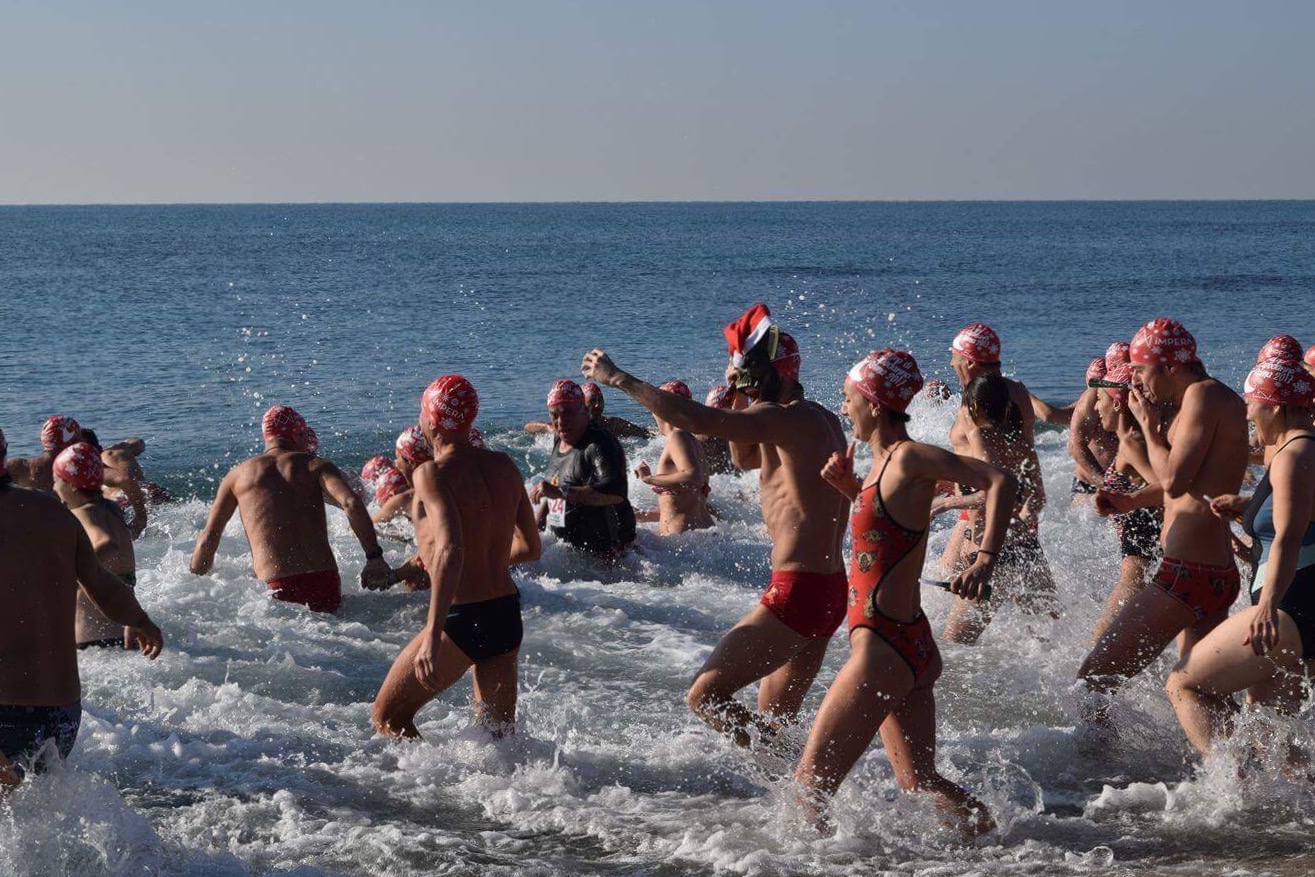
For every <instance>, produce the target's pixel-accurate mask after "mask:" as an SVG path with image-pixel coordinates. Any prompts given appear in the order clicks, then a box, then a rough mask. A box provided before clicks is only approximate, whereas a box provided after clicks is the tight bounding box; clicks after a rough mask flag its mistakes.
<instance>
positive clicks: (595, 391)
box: [580, 381, 603, 411]
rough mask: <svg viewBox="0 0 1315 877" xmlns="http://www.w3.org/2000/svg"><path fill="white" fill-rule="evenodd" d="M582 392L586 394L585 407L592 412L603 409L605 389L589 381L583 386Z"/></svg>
mask: <svg viewBox="0 0 1315 877" xmlns="http://www.w3.org/2000/svg"><path fill="white" fill-rule="evenodd" d="M580 392H581V393H583V394H584V407H586V408H588V409H589V410H590V411H592V410H594V409H595V408H602V407H603V388H602V387H600V386H598V385H597V384H595V383H594V382H593V381H588V382H586V383H585V384H584V385H583V386H581V387H580Z"/></svg>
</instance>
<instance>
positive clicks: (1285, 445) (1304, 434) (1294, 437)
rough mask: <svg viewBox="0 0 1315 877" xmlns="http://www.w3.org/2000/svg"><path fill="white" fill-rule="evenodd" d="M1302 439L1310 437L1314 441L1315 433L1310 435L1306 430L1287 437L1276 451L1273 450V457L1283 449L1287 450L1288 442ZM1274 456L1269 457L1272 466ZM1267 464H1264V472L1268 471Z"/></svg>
mask: <svg viewBox="0 0 1315 877" xmlns="http://www.w3.org/2000/svg"><path fill="white" fill-rule="evenodd" d="M1302 439H1310V440H1311V441H1313V442H1315V435H1311V434H1310V433H1308V432H1303V433H1302V434H1301V435H1294V436H1293V437H1292V438H1290V439H1288V440H1287V441H1285V442H1284V443H1283V444H1282V445H1281V446H1279V449H1278V450H1277V451H1275V452H1274V457H1277V456H1278V455H1279V454H1281V453H1283V452H1284V451H1285V450H1287V448H1288V445H1290V444H1292V443H1293V442H1296V441H1301V440H1302ZM1274 457H1270V458H1269V466H1273V465H1274ZM1269 466H1266V467H1265V472H1266V473H1268V472H1269Z"/></svg>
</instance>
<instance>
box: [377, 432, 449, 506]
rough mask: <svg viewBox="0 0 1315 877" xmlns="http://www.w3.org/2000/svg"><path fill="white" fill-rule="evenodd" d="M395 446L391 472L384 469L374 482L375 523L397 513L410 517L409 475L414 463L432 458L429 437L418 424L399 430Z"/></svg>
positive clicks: (418, 463) (417, 463)
mask: <svg viewBox="0 0 1315 877" xmlns="http://www.w3.org/2000/svg"><path fill="white" fill-rule="evenodd" d="M394 449H395V450H396V452H397V456H396V457H395V458H394V459H393V468H392V472H387V473H384V475H383V476H382V480H380V481H379V482H378V483H377V484H376V485H375V493H374V495H375V500H376V501H377V502H378V503H379V511H377V512H375V513H374V516H373V518H372V520H373V521H374V522H375V523H376V524H386V523H387V522H389V521H391V520H392V519H393V518H395V517H397V516H398V515H402V516H403V517H407V518H409V517H410V515H411V500H412V497H413V494H412V492H411V487H412V482H411V478H412V475H413V473H414V472H415V470H416V468H417V467H419V466H422V465H424V464H425V463H428V462H429V461H430V460H432V459H434V453H433V451H431V450H430V448H429V441H428V440H427V439H426V438H425V434H424V433H423V432H421V431H420V427H418V426H408V427H407V428H406V429H404V430H402V432H401V434H400V435H398V437H397V442H396V445H395V448H394ZM393 472H395V473H397V474H396V475H394V474H392V473H393ZM399 475H400V476H401V478H400V480H399V478H398V476H399Z"/></svg>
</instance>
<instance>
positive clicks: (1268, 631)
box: [1167, 348, 1315, 760]
mask: <svg viewBox="0 0 1315 877" xmlns="http://www.w3.org/2000/svg"><path fill="white" fill-rule="evenodd" d="M1298 350H1300V348H1298ZM1244 394H1245V397H1246V401H1247V416H1248V418H1249V419H1250V420H1251V421H1252V422H1253V423H1255V425H1256V431H1257V432H1258V433H1259V434H1260V439H1261V441H1262V442H1264V443H1265V445H1267V446H1271V447H1274V448H1276V449H1277V453H1275V454H1274V455H1273V456H1272V458H1271V461H1270V464H1269V468H1268V469H1267V470H1266V471H1265V477H1264V479H1262V481H1261V482H1260V486H1259V487H1257V488H1256V492H1255V495H1254V496H1252V497H1250V499H1249V500H1248V499H1244V498H1242V497H1240V496H1236V495H1224V496H1217V497H1215V499H1214V500H1213V501H1212V502H1210V509H1211V510H1212V511H1213V512H1214V514H1215V515H1217V516H1218V517H1219V518H1220V519H1221V520H1222V521H1223V522H1224V523H1225V524H1226V525H1227V524H1228V523H1231V521H1232V520H1233V518H1235V517H1238V516H1241V517H1242V519H1243V521H1244V522H1245V524H1246V527H1247V529H1248V531H1249V532H1250V533H1251V534H1252V535H1253V536H1255V537H1256V539H1257V540H1258V541H1259V542H1260V545H1261V546H1262V549H1261V555H1260V568H1259V570H1258V571H1257V573H1256V576H1255V579H1254V581H1253V582H1252V585H1251V608H1248V609H1244V610H1242V611H1241V612H1239V613H1238V614H1236V615H1234V616H1232V617H1231V618H1229V619H1228V620H1226V621H1224V622H1223V623H1222V624H1220V625H1219V626H1218V627H1216V628H1215V629H1214V630H1212V631H1211V632H1210V633H1209V634H1208V635H1207V636H1206V637H1205V638H1204V639H1203V640H1201V641H1200V642H1199V643H1197V645H1196V648H1194V649H1192V651H1191V653H1190V654H1189V655H1188V656H1187V658H1186V659H1185V660H1184V661H1183V662H1182V663H1180V664H1179V665H1178V666H1177V667H1176V668H1174V671H1173V673H1172V674H1170V676H1169V682H1168V685H1167V688H1168V691H1169V700H1170V701H1171V702H1172V703H1173V706H1174V709H1175V710H1176V711H1177V713H1178V721H1179V722H1180V723H1181V724H1182V726H1183V731H1184V732H1186V734H1187V738H1188V740H1190V741H1191V743H1192V745H1193V746H1195V747H1196V749H1197V751H1198V752H1200V753H1201V754H1202V755H1208V754H1209V753H1210V751H1211V750H1212V749H1213V747H1214V746H1215V744H1216V742H1217V741H1218V740H1220V739H1221V738H1223V737H1227V736H1230V735H1231V734H1232V724H1233V717H1234V714H1235V713H1236V712H1237V707H1236V705H1235V704H1234V703H1233V700H1232V695H1233V694H1234V693H1235V692H1239V691H1243V690H1246V691H1247V692H1248V694H1249V698H1248V700H1249V702H1250V703H1252V704H1256V705H1259V706H1270V707H1274V708H1276V709H1277V710H1278V711H1279V712H1280V713H1282V714H1284V715H1295V714H1296V713H1298V712H1299V711H1300V709H1301V706H1302V701H1303V700H1304V698H1305V695H1306V686H1307V681H1306V680H1307V678H1308V677H1309V676H1310V673H1311V670H1312V669H1315V411H1313V410H1312V409H1315V378H1312V377H1311V376H1310V374H1308V373H1307V372H1306V370H1305V368H1303V366H1302V362H1301V360H1300V359H1299V358H1298V357H1295V356H1291V355H1289V356H1288V357H1274V358H1270V359H1266V360H1263V361H1262V362H1260V363H1259V364H1258V365H1257V366H1256V367H1255V368H1254V369H1253V370H1252V371H1251V373H1250V374H1249V375H1247V379H1246V385H1245V391H1244ZM1296 755H1297V753H1296V752H1295V751H1294V752H1290V754H1289V759H1290V760H1297V759H1295V758H1294V756H1296Z"/></svg>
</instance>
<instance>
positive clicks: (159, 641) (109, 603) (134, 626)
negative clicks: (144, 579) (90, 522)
mask: <svg viewBox="0 0 1315 877" xmlns="http://www.w3.org/2000/svg"><path fill="white" fill-rule="evenodd" d="M76 538H77V544H76V546H75V548H74V556H73V563H74V569H75V571H76V574H77V577H78V584H80V585H81V586H82V590H83V591H84V592H85V593H86V595H87V596H88V597H89V598H91V602H93V603H95V604H96V608H97V609H99V610H100V611H101V613H102V614H104V616H105V617H106V618H108V619H109V620H110V621H113V622H115V623H117V624H122V625H123V626H124V627H126V628H129V630H128V637H129V639H130V640H136V642H137V643H138V647H139V648H140V649H141V652H142V654H143V655H145V656H146V657H148V658H151V659H154V658H156V657H157V656H158V655H159V654H160V649H162V648H164V635H163V634H162V633H160V628H158V627H156V626H155V623H154V622H152V621H151V619H150V616H148V615H147V614H146V611H145V610H144V609H142V607H141V604H140V603H138V602H137V595H136V594H134V593H133V592H132V588H129V587H128V586H127V585H125V584H124V583H123V582H122V581H121V580H120V579H119V577H118V576H116V575H114V573H112V572H110V571H109V570H107V569H105V567H103V566H101V565H100V561H98V560H97V559H96V551H95V549H93V548H92V547H91V540H90V539H88V538H87V534H86V533H85V532H83V530H82V527H81V526H78V528H77V535H76Z"/></svg>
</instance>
